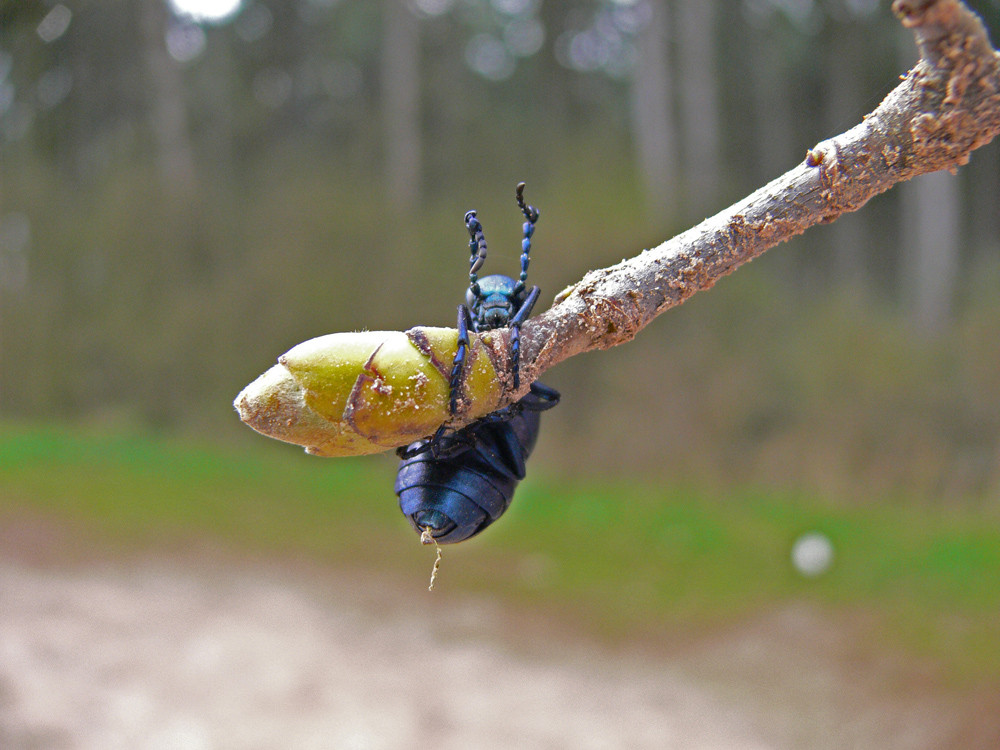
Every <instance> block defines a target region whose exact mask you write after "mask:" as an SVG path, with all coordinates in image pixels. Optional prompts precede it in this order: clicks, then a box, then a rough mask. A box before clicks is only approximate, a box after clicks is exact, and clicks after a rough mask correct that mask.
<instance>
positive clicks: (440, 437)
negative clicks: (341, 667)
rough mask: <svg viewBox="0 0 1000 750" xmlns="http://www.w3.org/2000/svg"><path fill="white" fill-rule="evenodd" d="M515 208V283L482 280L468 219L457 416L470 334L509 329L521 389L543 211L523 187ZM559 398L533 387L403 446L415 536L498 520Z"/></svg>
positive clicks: (405, 492) (481, 254)
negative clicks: (520, 231)
mask: <svg viewBox="0 0 1000 750" xmlns="http://www.w3.org/2000/svg"><path fill="white" fill-rule="evenodd" d="M516 199H517V206H518V208H520V209H521V213H522V214H524V218H525V219H526V221H525V223H524V239H523V240H522V241H521V275H520V277H519V278H518V280H517V281H515V280H514V279H512V278H510V277H509V276H503V275H501V274H493V275H490V276H484V277H483V278H482V279H480V278H479V277H478V272H479V270H480V269H481V268H482V266H483V264H484V263H485V262H486V237H485V236H484V234H483V227H482V225H481V224H480V223H479V219H478V218H477V217H476V212H475V211H469V212H468V213H467V214H466V215H465V226H466V229H467V230H468V232H469V238H470V239H469V251H470V259H469V289H468V291H467V292H466V295H465V304H463V305H459V306H458V348H457V350H456V352H455V360H454V365H453V367H452V371H451V376H450V380H449V389H450V411H451V413H452V414H455V413H456V410H457V406H458V394H459V391H460V386H461V383H462V378H463V377H464V374H465V369H464V365H465V357H466V352H467V350H468V347H469V331H470V330H472V331H474V332H476V333H481V332H483V331H491V330H494V329H496V328H504V327H509V328H510V329H511V336H510V357H511V365H512V369H513V371H514V388H515V389H517V388H519V387H520V375H519V372H518V371H519V367H520V355H521V324H522V323H524V321H525V320H527V318H528V316H529V315H530V314H531V310H532V308H533V307H534V305H535V302H537V301H538V295H539V293H540V290H539V288H538V287H537V286H533V287H531V289H530V290H529V289H528V288H527V287H526V285H525V282H526V281H527V279H528V262H529V253H530V252H531V237H532V235H533V234H534V231H535V222H537V221H538V215H539V214H538V209H536V208H535V207H534V206H530V205H527V204H525V202H524V183H523V182H521V183H518V185H517V189H516ZM559 398H560V396H559V392H558V391H556V390H554V389H553V388H549V387H548V386H544V385H542V384H541V383H532V384H531V390H530V391H529V393H528V394H527V395H526V396H524V397H523V398H521V399H520V400H519V401H516V402H515V403H513V404H511V405H510V406H507V407H505V408H503V409H500V410H498V411H495V412H493V413H492V414H488V415H487V416H485V417H482V418H480V419H478V420H477V421H475V422H473V423H472V424H469V425H466V426H465V427H463V428H461V429H459V430H449V429H446V428H444V427H442V428H441V429H439V430H438V431H437V433H435V434H434V435H433V436H432V437H429V438H425V439H422V440H418V441H416V442H414V443H411V444H410V445H407V446H403V447H401V448H399V449H398V450H397V451H396V453H397V454H398V455H399V457H400V459H401V461H400V464H399V472H398V474H397V476H396V494H397V495H398V496H399V507H400V509H401V510H402V511H403V514H404V515H405V516H406V517H407V518H408V519H409V521H410V524H411V525H412V526H413V528H414V529H416V530H417V531H418V532H420V533H422V534H424V533H426V534H429V535H430V536H431V537H432V538H433V539H434V541H436V542H438V543H454V542H461V541H463V540H465V539H468V538H469V537H472V536H475V535H476V534H478V533H479V532H480V531H482V530H483V529H484V528H486V527H487V526H489V525H490V524H491V523H493V522H494V521H496V520H497V519H498V518H499V517H500V516H501V515H503V513H504V511H506V510H507V508H508V507H510V502H511V500H512V498H513V497H514V490H515V489H516V488H517V483H518V482H519V481H520V480H522V479H523V478H524V474H525V461H527V459H528V456H529V455H530V454H531V451H532V449H533V448H534V446H535V441H536V440H537V438H538V425H539V412H542V411H545V410H547V409H551V408H552V407H553V406H555V405H556V404H557V403H559Z"/></svg>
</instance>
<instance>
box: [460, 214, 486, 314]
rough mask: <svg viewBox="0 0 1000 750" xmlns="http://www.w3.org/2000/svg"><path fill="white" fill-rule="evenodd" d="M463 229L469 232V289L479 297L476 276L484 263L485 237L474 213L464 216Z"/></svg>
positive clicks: (477, 278)
mask: <svg viewBox="0 0 1000 750" xmlns="http://www.w3.org/2000/svg"><path fill="white" fill-rule="evenodd" d="M465 228H466V229H468V230H469V253H470V255H469V288H470V289H471V290H472V293H473V294H474V295H475V296H476V297H478V296H479V277H478V276H477V275H476V274H477V273H478V272H479V269H480V268H482V267H483V263H485V262H486V236H485V235H484V234H483V225H482V224H480V223H479V219H477V218H476V212H475V211H469V212H468V213H467V214H466V215H465Z"/></svg>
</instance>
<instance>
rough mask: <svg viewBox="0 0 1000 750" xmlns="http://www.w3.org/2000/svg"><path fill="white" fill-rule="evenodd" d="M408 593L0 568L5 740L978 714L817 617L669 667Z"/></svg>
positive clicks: (613, 744)
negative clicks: (861, 657)
mask: <svg viewBox="0 0 1000 750" xmlns="http://www.w3.org/2000/svg"><path fill="white" fill-rule="evenodd" d="M398 593H399V592H396V591H391V590H389V588H388V587H386V586H383V585H381V584H380V583H378V582H375V581H370V580H369V581H364V580H360V579H358V578H357V577H351V579H350V580H348V579H344V578H337V577H334V575H333V574H332V573H329V572H327V573H326V574H323V573H319V572H316V571H312V572H303V571H299V570H290V569H281V568H275V567H265V566H260V565H257V566H235V565H225V564H222V565H214V564H212V565H193V564H177V563H174V562H164V561H144V562H138V563H133V564H130V565H127V566H126V565H124V564H115V565H111V564H100V565H98V564H93V563H91V564H86V565H76V566H73V567H39V566H32V565H27V564H24V563H17V562H0V748H4V749H5V750H21V749H22V748H23V749H25V750H27V749H28V748H45V749H49V748H52V749H54V750H59V749H62V748H81V749H87V750H90V749H93V750H98V749H99V750H115V749H116V748H129V749H130V750H132V749H134V748H143V749H149V750H167V749H175V748H176V749H177V750H215V749H219V750H223V749H227V748H233V749H239V750H243V749H245V748H252V749H261V750H265V749H268V748H281V749H282V750H298V749H299V748H337V749H339V748H343V749H344V750H368V749H369V748H370V749H372V750H375V749H380V748H404V747H428V748H436V749H438V750H451V749H453V748H455V749H457V748H462V749H463V750H464V749H467V748H483V749H484V750H488V749H489V748H505V749H507V748H527V749H532V748H539V749H541V748H546V749H556V748H573V749H574V750H588V749H589V748H594V749H597V748H609V749H610V748H658V749H669V748H676V749H677V750H689V749H690V750H693V749H695V748H698V749H700V750H709V749H720V750H721V749H723V748H725V749H728V750H739V749H745V750H751V749H752V750H765V749H767V748H775V749H778V748H809V747H816V748H827V747H830V748H864V747H871V748H899V749H901V750H902V749H904V748H912V749H914V750H916V749H918V748H940V747H950V746H956V747H957V746H960V745H957V744H953V743H954V742H957V741H958V740H957V739H956V737H958V736H959V734H961V728H962V724H963V722H965V721H967V720H968V717H967V716H966V715H964V714H956V713H954V712H951V713H949V711H948V706H947V705H946V704H943V703H941V702H940V701H939V700H937V699H930V698H924V697H920V696H919V695H917V696H915V695H913V694H910V693H909V692H908V691H905V690H904V691H902V693H900V691H899V690H896V689H893V690H889V691H887V690H886V689H885V687H884V686H882V685H881V679H882V676H884V675H892V674H893V669H892V666H891V665H885V664H882V665H874V666H873V665H868V667H869V669H868V672H867V673H868V677H865V676H864V675H865V674H866V672H865V669H861V670H860V671H859V668H858V665H856V664H851V663H850V660H848V663H847V664H846V665H845V664H844V663H843V662H844V656H845V653H847V654H848V655H849V653H850V648H849V644H846V643H843V642H841V641H842V640H843V638H844V637H846V636H844V635H843V634H842V633H841V632H840V631H839V630H837V629H836V628H830V627H827V628H826V629H825V630H824V625H823V622H822V620H821V619H817V618H818V616H817V615H816V614H815V613H813V612H811V611H809V610H807V609H800V608H791V609H788V610H785V611H782V612H779V613H775V614H774V615H773V616H769V617H767V618H765V619H763V620H760V621H757V622H755V623H751V624H749V625H747V626H745V627H743V628H741V629H740V630H739V632H734V633H727V634H719V635H717V636H713V637H711V638H707V639H706V640H705V641H704V642H702V643H700V644H699V645H694V646H692V647H690V648H685V649H684V650H683V652H682V653H681V654H679V655H678V654H674V655H673V656H669V655H667V654H660V655H650V654H649V653H642V652H639V651H636V652H634V653H632V652H626V653H622V652H618V653H608V651H607V650H606V649H604V650H602V649H598V648H595V647H594V646H593V645H592V644H587V643H584V642H581V641H580V639H579V638H578V637H575V636H566V637H562V636H561V635H560V633H559V632H558V631H553V630H552V629H546V628H538V627H537V626H536V625H532V624H529V623H527V622H522V621H520V620H519V619H518V617H517V616H516V615H511V614H510V613H505V612H502V611H499V610H498V609H497V608H496V606H495V605H492V604H490V603H489V602H484V601H480V600H468V599H459V598H456V597H449V596H448V595H447V594H444V595H439V592H434V593H433V594H428V595H426V596H423V595H421V594H419V593H412V592H411V593H410V594H408V595H406V596H404V597H402V598H400V597H399V595H398ZM435 597H438V598H437V599H435ZM414 602H416V604H414ZM776 664H779V666H775V665H776ZM872 670H874V671H872ZM859 675H860V677H859ZM956 733H958V734H956ZM974 744H975V743H973V742H971V741H969V740H968V737H967V738H966V741H964V744H963V745H961V746H963V747H972V746H973V745H974Z"/></svg>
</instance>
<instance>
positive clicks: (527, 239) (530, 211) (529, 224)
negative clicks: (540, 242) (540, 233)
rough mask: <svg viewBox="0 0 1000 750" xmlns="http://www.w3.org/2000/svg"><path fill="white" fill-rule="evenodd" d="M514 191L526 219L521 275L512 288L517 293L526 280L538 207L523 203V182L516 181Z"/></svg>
mask: <svg viewBox="0 0 1000 750" xmlns="http://www.w3.org/2000/svg"><path fill="white" fill-rule="evenodd" d="M515 193H516V197H517V207H518V208H520V209H521V213H522V214H524V218H525V219H527V221H526V222H524V239H523V240H521V276H520V277H519V278H518V281H517V286H516V287H515V288H514V293H515V294H519V293H520V292H522V291H524V289H525V282H526V281H527V280H528V262H529V261H530V258H529V256H528V254H529V253H530V252H531V235H533V234H534V233H535V222H536V221H538V209H537V208H535V207H534V206H530V205H527V204H525V202H524V183H523V182H519V183H517V188H516V189H515Z"/></svg>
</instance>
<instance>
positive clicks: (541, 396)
mask: <svg viewBox="0 0 1000 750" xmlns="http://www.w3.org/2000/svg"><path fill="white" fill-rule="evenodd" d="M559 398H560V394H559V391H557V390H556V389H555V388H549V387H548V386H547V385H542V384H541V383H532V384H531V392H530V393H529V394H528V395H527V396H525V397H524V398H522V399H521V400H520V401H518V403H519V404H520V405H521V408H522V409H527V410H528V411H546V410H548V409H551V408H552V407H553V406H555V405H556V404H558V403H559Z"/></svg>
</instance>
